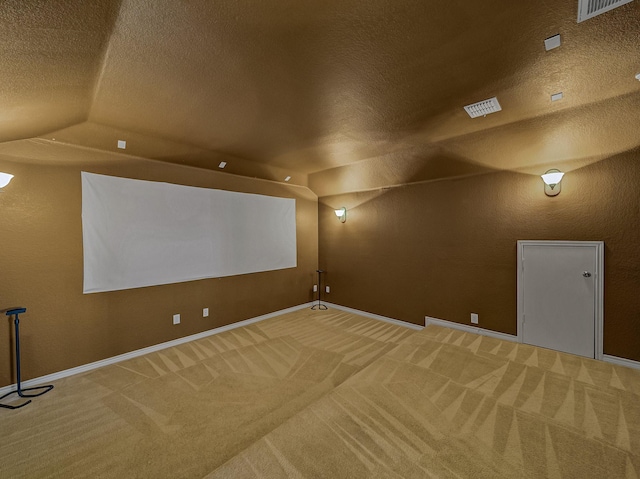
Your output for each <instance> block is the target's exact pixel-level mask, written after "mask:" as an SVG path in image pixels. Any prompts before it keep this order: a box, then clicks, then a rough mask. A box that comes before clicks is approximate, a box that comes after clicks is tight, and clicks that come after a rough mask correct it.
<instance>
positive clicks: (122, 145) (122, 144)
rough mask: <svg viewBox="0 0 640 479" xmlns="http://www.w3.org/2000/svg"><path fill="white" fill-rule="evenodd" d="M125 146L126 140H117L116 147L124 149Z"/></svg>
mask: <svg viewBox="0 0 640 479" xmlns="http://www.w3.org/2000/svg"><path fill="white" fill-rule="evenodd" d="M126 147H127V142H126V141H125V140H118V148H120V149H121V150H124V149H125V148H126Z"/></svg>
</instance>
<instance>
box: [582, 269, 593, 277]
mask: <svg viewBox="0 0 640 479" xmlns="http://www.w3.org/2000/svg"><path fill="white" fill-rule="evenodd" d="M582 276H584V277H585V278H591V273H589V272H588V271H585V272H584V273H582Z"/></svg>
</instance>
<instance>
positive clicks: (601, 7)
mask: <svg viewBox="0 0 640 479" xmlns="http://www.w3.org/2000/svg"><path fill="white" fill-rule="evenodd" d="M632 1H633V0H579V1H578V23H580V22H584V21H585V20H589V19H590V18H593V17H596V16H598V15H600V14H601V13H604V12H608V11H609V10H613V9H614V8H618V7H620V6H622V5H624V4H625V3H630V2H632Z"/></svg>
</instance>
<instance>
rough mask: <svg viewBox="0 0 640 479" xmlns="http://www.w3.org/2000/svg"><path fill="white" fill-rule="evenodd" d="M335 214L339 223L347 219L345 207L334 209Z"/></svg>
mask: <svg viewBox="0 0 640 479" xmlns="http://www.w3.org/2000/svg"><path fill="white" fill-rule="evenodd" d="M334 212H335V214H336V216H337V217H338V219H339V220H340V223H344V222H345V221H347V209H346V208H345V207H344V206H343V207H342V208H340V209H339V210H334Z"/></svg>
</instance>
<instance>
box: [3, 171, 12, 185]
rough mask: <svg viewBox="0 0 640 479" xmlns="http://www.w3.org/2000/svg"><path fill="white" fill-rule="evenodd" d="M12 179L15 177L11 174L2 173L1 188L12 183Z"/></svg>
mask: <svg viewBox="0 0 640 479" xmlns="http://www.w3.org/2000/svg"><path fill="white" fill-rule="evenodd" d="M11 178H13V175H10V174H9V173H0V188H4V187H5V186H7V185H8V184H9V182H10V181H11Z"/></svg>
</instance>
